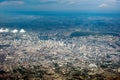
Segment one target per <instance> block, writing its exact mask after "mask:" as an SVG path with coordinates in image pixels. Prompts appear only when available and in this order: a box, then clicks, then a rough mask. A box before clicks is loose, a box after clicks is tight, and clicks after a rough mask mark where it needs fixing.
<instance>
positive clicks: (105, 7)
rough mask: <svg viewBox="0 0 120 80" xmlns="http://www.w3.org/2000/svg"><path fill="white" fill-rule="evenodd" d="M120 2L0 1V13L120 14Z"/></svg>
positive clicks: (69, 0) (96, 0)
mask: <svg viewBox="0 0 120 80" xmlns="http://www.w3.org/2000/svg"><path fill="white" fill-rule="evenodd" d="M119 7H120V0H0V13H7V12H9V11H11V12H12V11H14V12H17V11H71V12H98V13H99V12H100V13H120V8H119Z"/></svg>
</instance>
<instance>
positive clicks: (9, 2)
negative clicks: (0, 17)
mask: <svg viewBox="0 0 120 80" xmlns="http://www.w3.org/2000/svg"><path fill="white" fill-rule="evenodd" d="M23 4H24V1H3V2H1V3H0V5H1V6H6V5H23Z"/></svg>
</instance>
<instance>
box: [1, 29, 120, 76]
mask: <svg viewBox="0 0 120 80" xmlns="http://www.w3.org/2000/svg"><path fill="white" fill-rule="evenodd" d="M2 31H4V32H5V31H8V30H7V29H0V51H1V52H0V60H2V62H1V63H0V68H1V69H3V70H5V71H12V70H13V68H16V67H19V66H23V67H24V68H31V67H33V66H39V65H42V66H44V67H46V68H51V69H53V70H55V69H58V67H59V68H60V69H61V71H62V72H63V73H64V74H65V73H66V72H67V71H69V70H66V68H65V67H67V68H68V69H69V67H74V68H76V69H79V70H82V69H89V70H90V71H91V72H92V73H91V72H90V73H89V74H90V75H92V74H95V73H96V72H100V71H99V70H101V69H102V68H110V69H112V70H114V71H119V70H118V69H119V68H120V52H119V49H120V46H119V45H117V44H115V43H116V42H117V41H119V40H120V37H118V36H111V35H100V36H99V35H94V36H92V35H90V36H81V37H73V38H70V37H68V36H67V37H66V38H63V39H60V40H58V39H57V38H55V35H54V34H53V33H52V32H51V33H52V34H53V35H54V38H51V37H52V34H50V33H49V34H47V33H44V32H43V33H35V32H26V33H24V34H16V33H17V32H18V31H17V30H12V32H13V33H15V34H12V33H9V34H6V33H1V32H2ZM20 32H25V31H24V29H21V30H20ZM56 33H57V31H56ZM43 34H44V36H45V34H47V36H49V35H50V37H49V38H48V39H45V40H44V39H40V36H43ZM58 34H59V33H58ZM67 35H68V34H67ZM1 55H4V58H3V57H2V56H1ZM2 65H3V66H2ZM63 68H65V69H63Z"/></svg>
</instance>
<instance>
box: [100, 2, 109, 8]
mask: <svg viewBox="0 0 120 80" xmlns="http://www.w3.org/2000/svg"><path fill="white" fill-rule="evenodd" d="M99 7H100V8H104V7H108V4H105V3H102V4H100V5H99Z"/></svg>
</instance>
